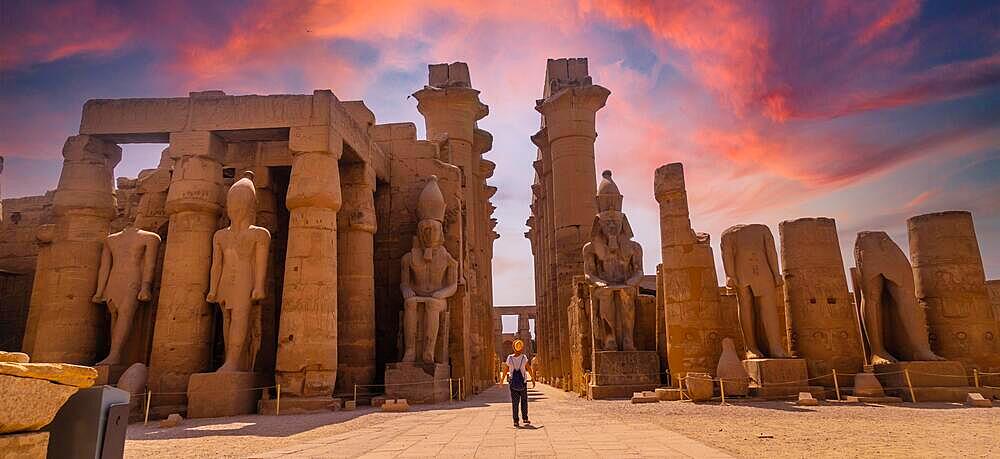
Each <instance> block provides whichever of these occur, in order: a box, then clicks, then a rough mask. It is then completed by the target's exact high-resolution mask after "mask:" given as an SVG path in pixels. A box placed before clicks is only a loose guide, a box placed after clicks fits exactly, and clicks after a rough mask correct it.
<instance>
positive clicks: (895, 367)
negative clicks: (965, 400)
mask: <svg viewBox="0 0 1000 459" xmlns="http://www.w3.org/2000/svg"><path fill="white" fill-rule="evenodd" d="M874 367H875V369H874V372H875V376H876V377H878V379H879V381H881V382H882V386H883V387H886V388H890V387H891V388H897V389H898V388H904V387H907V381H906V374H905V373H904V372H909V374H910V384H912V385H913V386H914V387H966V386H968V385H969V381H970V378H969V377H968V376H967V375H966V372H965V368H964V367H963V365H962V362H958V361H954V360H938V361H922V362H898V363H890V364H883V365H875V366H874Z"/></svg>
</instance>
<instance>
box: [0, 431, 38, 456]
mask: <svg viewBox="0 0 1000 459" xmlns="http://www.w3.org/2000/svg"><path fill="white" fill-rule="evenodd" d="M48 449H49V433H48V432H27V433H16V434H9V435H0V458H15V457H16V458H44V457H46V455H47V453H48Z"/></svg>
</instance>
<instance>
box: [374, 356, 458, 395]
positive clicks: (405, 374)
mask: <svg viewBox="0 0 1000 459" xmlns="http://www.w3.org/2000/svg"><path fill="white" fill-rule="evenodd" d="M450 377H451V376H450V374H449V369H448V365H444V364H440V363H438V364H433V363H430V364H427V363H412V362H399V363H390V364H389V365H387V366H386V369H385V384H386V386H385V394H386V397H388V398H405V399H407V400H409V401H411V402H413V403H438V402H443V401H447V400H448V398H449V397H448V390H449V382H448V378H450ZM456 385H457V382H456Z"/></svg>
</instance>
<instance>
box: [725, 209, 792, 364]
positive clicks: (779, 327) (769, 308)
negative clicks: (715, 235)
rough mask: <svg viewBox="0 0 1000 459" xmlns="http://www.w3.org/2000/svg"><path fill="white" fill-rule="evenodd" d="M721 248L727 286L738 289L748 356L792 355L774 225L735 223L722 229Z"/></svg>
mask: <svg viewBox="0 0 1000 459" xmlns="http://www.w3.org/2000/svg"><path fill="white" fill-rule="evenodd" d="M721 249H722V264H723V266H724V267H725V270H726V287H728V288H730V289H733V291H734V292H735V293H736V298H737V303H738V307H739V314H740V329H741V330H742V332H743V339H744V343H743V344H744V345H745V346H746V348H747V355H746V358H748V359H758V358H765V357H770V358H778V359H780V358H788V357H791V355H790V354H789V352H788V350H787V346H786V345H785V338H786V326H785V307H784V301H783V298H782V294H781V286H782V284H783V283H784V281H783V280H782V279H781V271H780V270H779V269H778V252H777V250H776V249H775V247H774V236H772V235H771V229H770V228H768V227H767V226H765V225H760V224H752V225H736V226H732V227H730V228H728V229H727V230H725V231H724V232H723V233H722V238H721ZM758 330H760V331H761V332H762V333H759V332H758Z"/></svg>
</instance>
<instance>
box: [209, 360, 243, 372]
mask: <svg viewBox="0 0 1000 459" xmlns="http://www.w3.org/2000/svg"><path fill="white" fill-rule="evenodd" d="M236 371H240V369H239V368H238V367H237V365H236V364H234V363H229V362H226V363H223V364H222V366H221V367H219V369H218V370H215V372H216V373H232V372H236Z"/></svg>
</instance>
